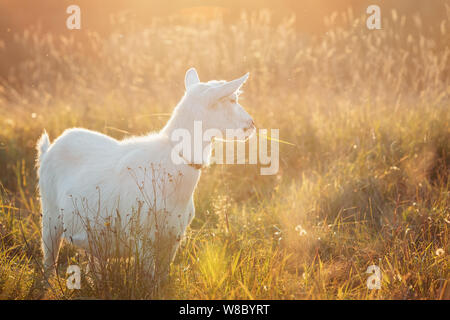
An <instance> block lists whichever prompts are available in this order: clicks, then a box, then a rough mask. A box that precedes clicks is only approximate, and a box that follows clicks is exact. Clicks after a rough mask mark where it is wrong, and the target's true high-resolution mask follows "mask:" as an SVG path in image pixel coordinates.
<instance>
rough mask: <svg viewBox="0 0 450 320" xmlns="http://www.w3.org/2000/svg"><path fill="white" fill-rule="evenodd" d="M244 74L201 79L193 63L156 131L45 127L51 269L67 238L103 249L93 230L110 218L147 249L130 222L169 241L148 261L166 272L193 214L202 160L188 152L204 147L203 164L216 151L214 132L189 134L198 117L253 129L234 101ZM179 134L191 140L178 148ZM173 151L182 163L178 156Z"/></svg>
mask: <svg viewBox="0 0 450 320" xmlns="http://www.w3.org/2000/svg"><path fill="white" fill-rule="evenodd" d="M247 78H248V74H246V75H245V76H243V77H241V78H239V79H236V80H233V81H230V82H227V81H211V82H208V83H201V82H200V80H199V78H198V74H197V72H196V71H195V69H189V70H188V72H187V73H186V76H185V85H186V93H185V95H184V97H183V98H182V99H181V101H180V102H179V104H178V105H177V106H176V107H175V110H174V112H173V114H172V116H171V118H170V119H169V121H168V122H167V124H166V126H165V127H164V128H163V129H162V130H161V132H159V133H157V134H152V135H147V136H143V137H138V138H132V139H127V140H122V141H118V140H115V139H113V138H111V137H108V136H106V135H103V134H101V133H98V132H93V131H89V130H85V129H77V128H75V129H69V130H67V131H65V132H64V133H63V134H62V135H61V136H60V137H59V138H57V139H56V140H55V141H54V142H53V144H51V145H50V141H49V139H48V136H47V134H46V133H44V135H43V136H42V137H41V139H40V140H39V142H38V146H37V149H38V167H39V169H38V175H39V189H40V194H41V203H42V246H43V251H44V265H45V267H46V269H47V270H48V269H51V267H52V266H54V265H55V263H56V261H57V257H58V252H59V247H60V243H61V239H62V238H63V237H64V238H66V239H67V240H68V241H69V242H71V243H73V244H75V245H76V246H78V247H81V248H83V249H86V250H87V251H88V252H90V253H92V254H94V255H98V254H99V253H100V252H99V250H97V251H96V250H95V248H93V244H92V240H93V239H92V234H91V232H94V233H97V232H100V233H101V232H102V230H104V229H105V228H106V229H107V230H106V231H108V226H110V225H111V224H112V227H113V228H114V230H115V232H116V233H117V231H124V232H125V237H126V240H127V241H128V239H130V240H131V242H134V243H136V244H137V246H136V247H137V248H145V243H143V241H142V240H141V239H140V235H135V234H133V233H132V230H131V229H130V228H131V224H130V223H129V222H130V220H131V222H134V223H136V222H137V225H138V226H139V227H141V226H142V227H144V230H148V232H147V233H146V235H147V239H148V240H150V243H155V242H164V243H165V244H164V248H163V249H162V251H164V252H165V255H164V257H162V258H161V257H155V255H154V254H153V253H150V256H151V257H150V259H149V260H150V261H149V263H150V267H155V266H156V265H157V264H158V263H159V262H161V261H160V259H163V261H162V262H163V263H164V265H163V266H162V267H163V268H164V270H165V269H166V267H168V265H169V263H170V261H171V260H172V259H173V257H174V255H175V252H176V250H177V248H178V246H179V241H180V240H181V238H182V236H183V235H184V233H185V230H186V228H187V226H188V225H189V223H190V222H191V220H192V219H193V217H194V214H195V212H194V202H193V194H194V190H195V187H196V185H197V182H198V180H199V178H200V170H199V168H200V167H201V166H200V167H199V166H197V165H198V163H196V162H195V161H196V157H195V156H194V157H192V154H191V155H189V153H190V152H189V151H194V153H196V154H197V151H200V152H201V153H202V154H201V156H202V158H203V156H205V157H206V158H203V159H202V160H203V162H206V163H208V162H209V157H210V152H211V138H212V137H209V138H207V139H205V138H204V137H203V136H202V137H200V138H201V139H200V142H198V141H197V140H195V139H194V140H195V141H194V143H193V144H192V143H191V142H192V140H191V139H190V138H191V137H194V138H195V135H196V131H197V127H196V124H197V123H198V122H200V123H201V125H202V128H203V129H207V130H211V129H212V130H214V132H217V131H219V133H220V134H223V133H224V132H225V131H226V130H228V129H233V130H237V129H239V130H244V131H245V132H246V135H247V137H249V136H250V135H251V132H253V130H254V129H255V126H254V123H253V120H252V118H251V117H250V115H249V114H248V113H247V112H246V111H245V110H244V109H243V108H242V106H241V105H239V104H238V103H237V92H238V91H239V89H240V87H241V86H242V85H243V83H244V82H245V81H246V80H247ZM250 129H252V130H250ZM180 132H182V133H183V135H182V137H183V138H187V140H186V141H189V143H188V148H189V149H187V150H184V148H183V150H181V151H180V152H179V150H177V149H176V148H175V146H173V144H172V138H174V137H175V139H177V137H179V134H180ZM183 146H184V143H183ZM185 151H186V154H185V153H184V152H185ZM203 151H207V152H206V153H203ZM177 153H178V154H177ZM174 154H177V156H178V155H179V156H181V157H178V158H180V159H184V162H183V161H181V163H180V162H179V161H178V160H180V159H178V160H176V161H174V158H173V157H174ZM185 156H186V157H187V158H185ZM192 160H194V161H192ZM202 164H204V163H202ZM136 214H137V216H136ZM136 219H137V220H138V221H136ZM117 226H119V227H121V226H124V229H122V228H120V229H117ZM113 233H114V232H113ZM94 236H96V235H94ZM136 236H137V237H138V238H137V239H136ZM127 237H128V238H127ZM161 240H162V241H161ZM105 241H106V242H108V238H106V239H105ZM126 245H127V244H126ZM158 247H159V246H158ZM92 249H94V250H92ZM119 253H120V251H119ZM144 258H145V259H146V257H144ZM155 259H158V261H156V260H155ZM152 260H153V261H152ZM149 271H150V272H151V271H152V270H149Z"/></svg>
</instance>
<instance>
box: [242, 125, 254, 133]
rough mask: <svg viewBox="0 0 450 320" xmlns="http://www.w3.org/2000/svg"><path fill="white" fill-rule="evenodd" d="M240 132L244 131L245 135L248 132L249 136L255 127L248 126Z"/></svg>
mask: <svg viewBox="0 0 450 320" xmlns="http://www.w3.org/2000/svg"><path fill="white" fill-rule="evenodd" d="M242 130H244V132H245V133H249V132H250V135H251V134H252V133H253V132H254V131H255V130H256V127H255V125H253V124H252V125H251V126H249V127H247V128H244V129H242Z"/></svg>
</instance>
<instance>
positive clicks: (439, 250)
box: [436, 248, 445, 257]
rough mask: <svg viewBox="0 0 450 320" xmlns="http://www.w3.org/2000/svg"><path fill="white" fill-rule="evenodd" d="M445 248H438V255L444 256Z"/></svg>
mask: <svg viewBox="0 0 450 320" xmlns="http://www.w3.org/2000/svg"><path fill="white" fill-rule="evenodd" d="M444 253H445V252H444V249H442V248H439V249H437V250H436V255H437V256H438V257H439V256H443V255H444Z"/></svg>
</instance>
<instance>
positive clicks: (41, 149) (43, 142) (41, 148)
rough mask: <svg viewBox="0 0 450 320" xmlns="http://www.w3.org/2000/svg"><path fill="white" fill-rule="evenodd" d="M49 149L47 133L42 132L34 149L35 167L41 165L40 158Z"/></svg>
mask: <svg viewBox="0 0 450 320" xmlns="http://www.w3.org/2000/svg"><path fill="white" fill-rule="evenodd" d="M49 147H50V140H49V139H48V134H47V132H46V131H45V130H44V133H43V134H42V136H41V137H40V138H39V140H38V143H37V145H36V149H37V152H38V156H37V161H36V165H37V166H39V165H40V164H41V161H42V157H43V156H44V154H45V153H46V152H47V150H48V148H49Z"/></svg>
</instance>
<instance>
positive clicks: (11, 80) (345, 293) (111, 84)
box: [0, 0, 450, 299]
mask: <svg viewBox="0 0 450 320" xmlns="http://www.w3.org/2000/svg"><path fill="white" fill-rule="evenodd" d="M72 4H76V5H78V6H79V7H80V9H81V30H68V29H67V28H66V19H67V17H68V16H69V14H67V13H66V8H67V7H68V6H69V5H72ZM372 4H377V5H379V6H380V8H381V20H382V22H381V24H382V29H381V30H368V28H367V27H366V19H367V17H368V15H367V14H366V8H367V7H368V6H369V5H372ZM192 66H194V67H196V69H197V70H198V73H199V76H200V79H201V80H204V81H207V80H211V79H234V78H236V77H238V76H241V75H242V74H244V73H246V72H250V78H249V80H248V81H247V82H246V84H245V86H244V87H243V90H244V94H242V95H241V96H240V98H239V99H240V102H241V104H242V105H243V106H244V107H245V109H246V110H247V111H248V112H249V114H251V115H252V117H253V119H254V120H255V122H256V124H257V126H258V127H259V128H269V129H270V128H276V129H279V130H280V139H281V140H283V141H286V142H288V143H281V144H280V170H279V172H278V173H277V174H276V175H274V176H261V175H260V168H259V166H251V165H239V166H233V165H227V166H222V165H212V166H211V167H210V168H208V169H207V170H205V171H204V174H202V179H201V181H200V182H199V185H198V189H197V191H196V193H195V204H196V212H197V213H196V217H195V219H194V221H193V224H192V225H191V228H190V229H189V234H188V240H187V241H186V242H185V243H183V247H182V249H181V250H180V253H179V254H178V255H177V260H176V261H175V263H174V265H173V272H172V278H171V282H170V284H171V285H172V288H171V290H169V291H168V292H164V294H163V296H164V297H168V298H180V297H181V298H185V299H186V298H190V299H199V298H200V299H202V298H203V299H233V298H237V299H241V298H242V299H252V298H261V299H280V298H281V299H302V298H306V299H335V298H336V299H351V298H355V299H442V298H447V299H450V283H449V274H450V262H449V261H450V260H449V259H448V254H449V240H450V236H449V230H450V211H449V208H450V205H449V200H450V193H449V185H450V179H449V172H450V170H449V162H450V129H449V128H450V125H449V122H450V112H449V106H450V3H449V1H448V0H447V1H444V0H432V1H422V0H370V1H366V0H359V1H357V0H340V1H336V0H302V1H294V0H277V1H269V0H250V1H237V0H228V1H219V0H210V1H206V0H205V1H189V0H186V1H178V0H170V1H165V2H163V1H156V0H146V1H144V0H140V1H138V0H130V1H118V0H108V1H92V0H77V1H75V0H71V1H66V0H64V1H62V0H58V1H56V0H53V1H52V0H40V1H31V0H29V1H26V0H0V299H1V298H2V297H6V298H36V297H37V295H36V294H35V292H34V291H33V286H34V284H35V283H36V274H37V273H36V272H35V270H36V265H35V263H34V260H33V259H34V258H36V257H39V256H40V240H39V230H40V208H39V206H40V204H39V197H38V193H37V188H36V182H37V177H36V170H35V157H36V151H35V144H36V141H37V139H38V137H39V136H40V135H41V134H42V131H43V129H44V128H45V129H46V130H47V132H48V133H49V136H50V139H51V140H52V141H53V140H54V139H55V138H56V137H57V136H59V135H60V134H61V133H62V132H63V131H64V130H65V129H67V128H70V127H75V126H78V127H84V128H88V129H92V130H96V131H99V132H102V133H105V134H108V135H110V136H112V137H114V138H118V139H122V138H124V137H127V136H131V135H142V134H145V133H148V132H149V131H157V130H159V129H160V128H161V127H162V126H163V125H164V124H165V123H166V121H167V120H168V117H169V116H170V114H171V111H172V109H173V108H174V106H175V105H176V103H177V102H178V101H179V99H180V98H181V97H182V95H183V93H184V90H185V88H184V74H185V72H186V70H187V69H188V68H190V67H192ZM19 226H20V228H23V229H24V231H22V230H21V229H20V228H19ZM24 237H27V239H28V243H27V246H25V244H24V241H23V238H24ZM73 256H74V255H73V251H70V250H69V249H67V247H65V249H64V250H63V253H62V258H61V261H63V265H62V268H61V272H65V269H64V268H63V267H64V263H65V262H67V261H68V259H71V257H73ZM64 261H65V262H64ZM374 263H375V264H378V263H380V266H381V268H382V272H383V277H384V278H383V284H382V289H381V290H375V291H376V292H375V291H370V290H367V287H366V283H365V280H366V278H367V275H366V274H365V271H366V269H367V267H368V266H369V265H372V264H374ZM125 271H126V270H125ZM125 271H124V272H125ZM133 277H134V276H133ZM125 279H126V278H125ZM133 279H139V278H133ZM114 283H116V284H117V285H116V286H115V287H114V286H112V287H105V286H103V285H102V283H97V284H96V286H98V287H95V286H94V287H93V288H92V287H91V288H90V287H85V288H83V290H81V291H80V292H77V293H73V292H72V293H71V292H67V291H64V290H63V292H61V293H51V294H50V296H49V298H61V297H64V298H70V297H72V296H73V295H80V297H95V298H102V297H103V298H105V297H106V298H110V297H121V298H136V297H140V298H148V292H147V291H145V290H142V291H136V290H135V289H136V288H134V287H133V288H131V287H129V285H130V284H129V282H127V281H124V282H120V281H119V282H114ZM137 283H138V284H139V281H137ZM135 284H136V283H135ZM97 289H98V290H97Z"/></svg>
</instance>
